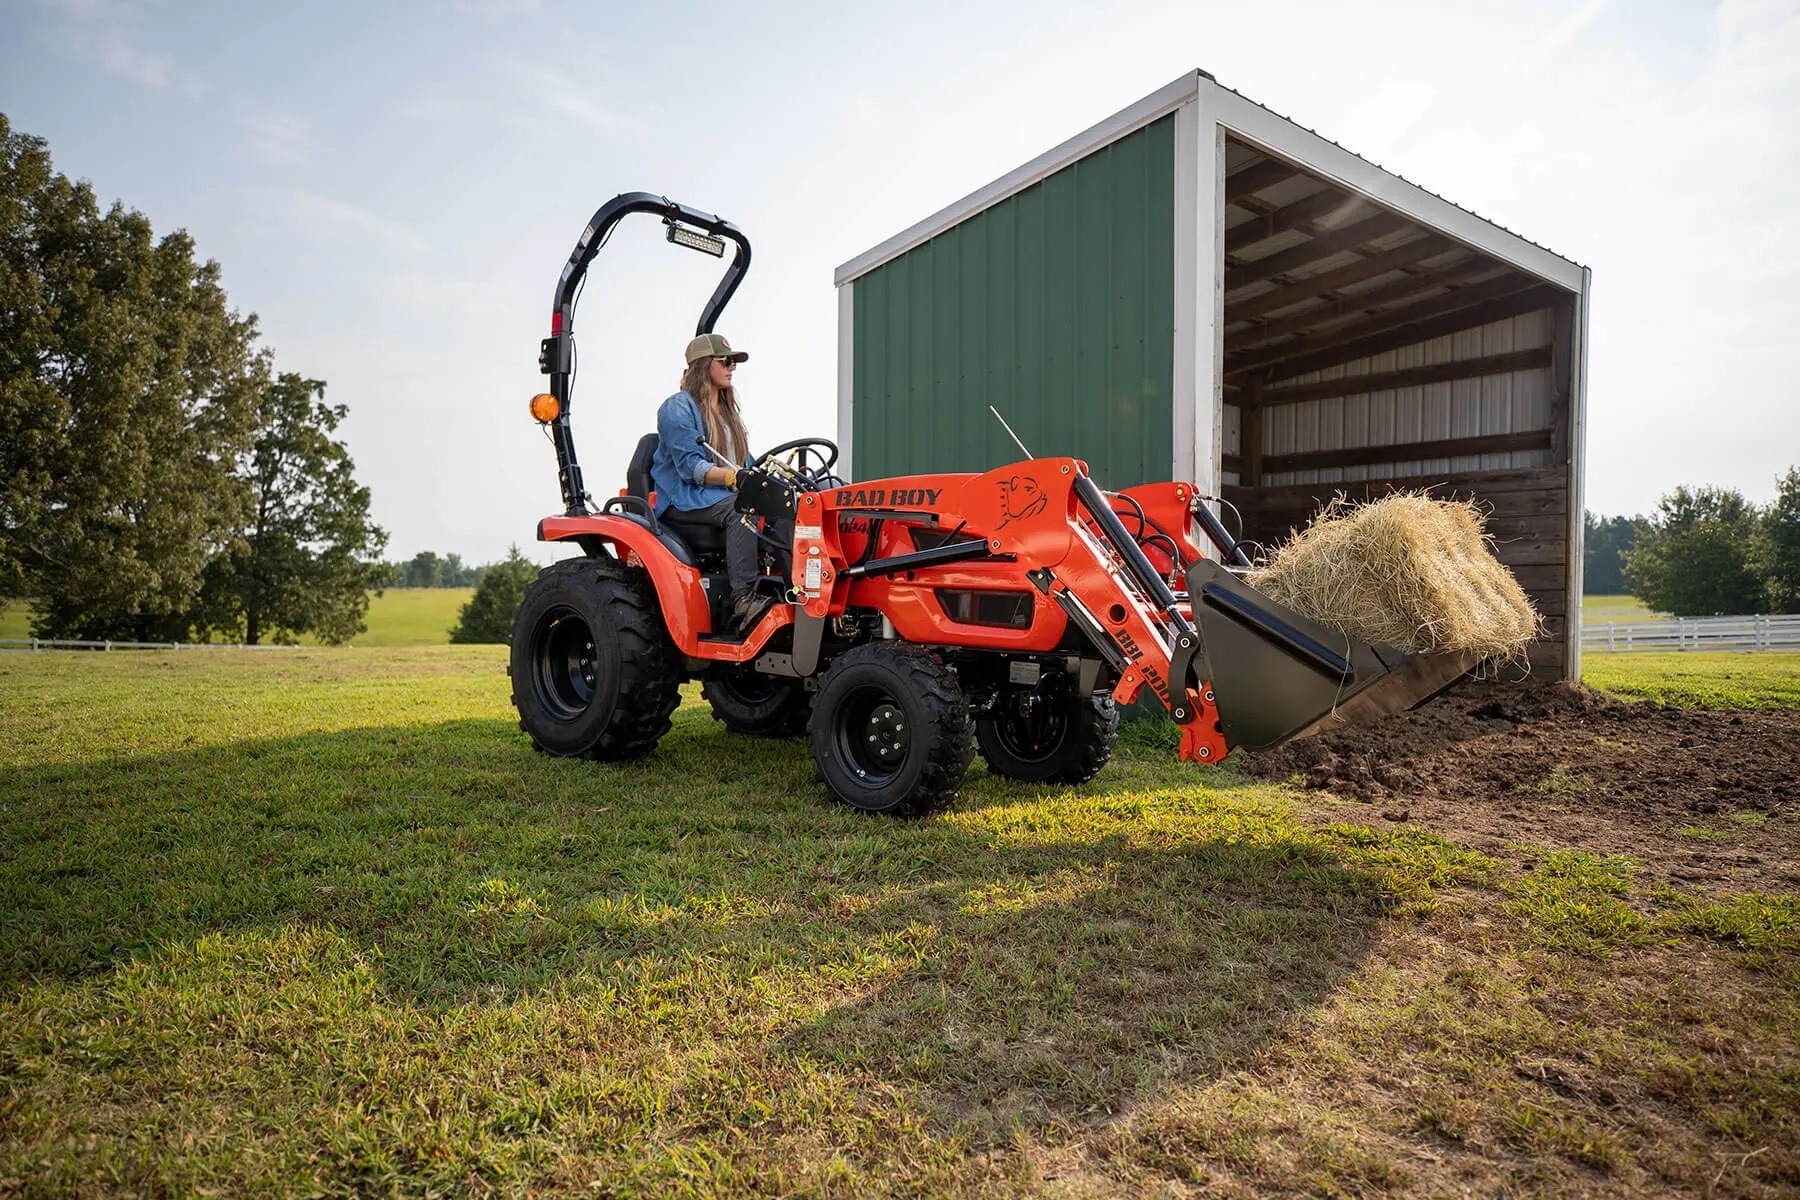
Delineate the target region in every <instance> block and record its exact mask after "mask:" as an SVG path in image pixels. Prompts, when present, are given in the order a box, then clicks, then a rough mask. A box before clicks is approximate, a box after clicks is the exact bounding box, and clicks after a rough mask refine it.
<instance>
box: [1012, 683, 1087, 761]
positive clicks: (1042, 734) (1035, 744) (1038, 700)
mask: <svg viewBox="0 0 1800 1200" xmlns="http://www.w3.org/2000/svg"><path fill="white" fill-rule="evenodd" d="M1068 731H1069V713H1068V706H1067V705H1066V704H1059V703H1057V702H1056V701H1054V700H1052V699H1051V698H1049V697H1047V696H1041V695H1037V694H1035V693H1031V692H1025V693H1022V694H1020V695H1018V696H1016V697H1014V699H1013V700H1012V701H1011V702H1010V703H1009V704H1008V705H1007V706H1006V711H1005V712H1004V713H1002V714H1000V716H999V717H998V718H996V719H995V721H994V736H995V737H996V738H997V739H999V742H1000V745H1001V746H1002V747H1004V748H1005V750H1006V752H1007V753H1008V754H1011V755H1012V756H1013V757H1014V758H1017V759H1018V760H1019V761H1021V762H1040V761H1042V760H1044V759H1046V758H1049V757H1050V756H1051V755H1053V754H1055V753H1056V751H1057V750H1058V749H1059V748H1060V747H1061V746H1062V743H1063V738H1064V737H1066V736H1067V735H1068Z"/></svg>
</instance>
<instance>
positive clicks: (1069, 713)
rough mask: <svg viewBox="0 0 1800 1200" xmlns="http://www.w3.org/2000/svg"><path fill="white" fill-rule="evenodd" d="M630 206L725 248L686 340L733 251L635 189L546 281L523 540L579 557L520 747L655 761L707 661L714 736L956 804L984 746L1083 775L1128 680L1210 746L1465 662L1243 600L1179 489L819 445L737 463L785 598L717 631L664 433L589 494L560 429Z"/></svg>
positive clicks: (1008, 770) (518, 672) (876, 794)
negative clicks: (554, 469)
mask: <svg viewBox="0 0 1800 1200" xmlns="http://www.w3.org/2000/svg"><path fill="white" fill-rule="evenodd" d="M635 212H645V213H650V214H653V215H657V216H660V217H661V218H662V219H663V221H664V223H665V225H666V226H667V227H668V234H669V240H670V241H671V242H673V243H676V244H679V245H683V246H686V247H689V248H693V249H697V250H702V251H705V252H708V253H714V254H717V255H719V256H721V257H722V256H723V254H724V252H725V249H726V243H727V242H730V243H733V244H734V245H735V247H736V249H735V253H734V255H733V259H732V262H731V263H730V264H729V266H728V267H727V270H726V273H725V277H724V279H723V280H722V281H721V283H720V284H719V286H718V288H717V289H716V290H715V291H714V293H713V296H712V298H711V299H710V300H709V301H708V303H707V305H706V306H705V308H704V309H703V310H702V313H701V316H700V321H699V323H698V325H697V327H696V331H697V332H699V333H706V332H710V331H711V330H712V328H713V325H714V323H715V322H716V320H717V318H718V316H719V313H720V311H721V310H722V309H723V308H724V305H725V303H726V302H727V301H728V300H729V299H730V297H731V294H732V293H733V292H734V291H735V290H736V288H737V285H738V283H739V282H740V281H741V279H742V276H743V272H744V270H745V269H746V268H747V266H748V264H749V258H750V246H749V242H748V240H747V239H746V238H745V237H744V236H743V234H742V233H741V232H740V231H738V230H737V229H736V228H735V227H733V226H732V225H730V224H729V223H728V222H725V221H723V220H721V219H720V218H718V217H716V216H713V215H711V214H708V213H703V212H700V211H698V210H695V209H691V208H688V207H686V206H684V205H680V204H677V203H675V202H673V201H670V200H668V199H667V198H664V197H659V196H653V195H650V194H648V193H628V194H626V195H622V196H619V197H617V198H615V199H614V200H612V201H610V202H609V203H608V204H606V205H605V206H603V207H602V208H601V209H600V211H599V212H597V213H596V214H595V216H594V219H593V221H592V222H590V223H589V225H588V226H587V228H586V229H585V230H584V232H583V234H582V237H581V239H580V241H579V242H578V243H577V245H576V248H575V251H574V253H573V254H572V255H571V256H570V259H569V263H568V265H567V266H566V267H565V269H564V271H563V273H562V277H561V279H560V280H559V282H558V285H557V292H556V301H555V307H554V309H553V312H552V317H551V336H550V337H549V338H547V339H545V341H544V343H543V346H542V350H541V354H540V365H541V366H542V368H543V370H544V371H545V372H546V373H547V374H549V375H550V382H551V387H550V390H549V392H547V393H545V394H543V395H540V396H538V397H537V398H536V399H534V401H533V404H532V410H533V413H534V415H535V416H537V417H538V419H539V420H540V421H542V422H544V423H545V424H546V425H547V426H548V427H549V431H550V434H551V440H552V441H553V443H554V444H555V447H556V453H557V460H558V466H559V479H560V482H561V487H562V496H563V502H564V511H563V512H562V513H560V514H558V515H555V516H550V517H546V518H544V519H543V520H542V521H541V522H540V523H539V526H538V535H539V537H540V538H541V539H543V540H547V541H555V542H566V543H571V544H572V545H573V546H575V547H577V548H578V549H579V551H580V553H579V555H578V556H576V557H572V558H567V559H564V560H562V561H560V562H557V563H555V564H554V565H552V566H550V567H548V568H546V569H545V570H544V572H543V573H542V575H541V576H540V577H539V579H538V580H537V581H536V582H535V583H534V584H532V586H531V587H530V588H529V589H528V590H527V592H526V595H525V598H524V600H523V602H522V603H521V604H520V606H519V609H518V613H517V616H516V620H515V624H514V631H513V636H512V647H511V664H510V669H511V674H512V684H513V702H514V704H515V705H516V707H517V708H518V711H519V716H520V722H521V725H522V726H523V728H524V729H525V731H526V732H527V733H528V734H529V735H530V736H531V739H532V741H533V743H534V744H535V745H536V746H537V747H538V748H539V749H541V750H544V751H547V752H549V753H552V754H559V755H570V756H579V757H585V758H592V759H603V760H604V759H623V758H631V757H636V756H640V755H643V754H646V753H648V752H649V751H650V750H651V749H652V748H653V747H654V746H655V745H656V743H657V740H658V739H659V738H660V737H661V736H662V735H663V734H664V733H665V732H667V731H668V729H669V726H670V721H669V718H670V714H671V713H672V712H673V710H674V708H675V707H676V705H677V703H678V702H679V695H678V689H679V687H680V685H681V684H682V683H683V682H684V681H685V680H687V679H691V678H699V679H701V680H702V681H703V692H704V694H705V696H706V699H707V701H708V703H709V704H710V705H711V706H712V708H713V712H714V715H715V716H716V717H718V718H719V719H720V720H721V721H722V722H723V723H724V724H725V725H726V726H727V728H728V729H730V730H733V731H735V732H739V733H748V734H762V735H774V736H783V735H795V734H800V733H804V734H805V735H806V736H807V737H808V739H809V741H810V746H811V753H812V757H813V760H814V762H815V764H816V766H817V768H818V773H819V776H820V778H821V779H822V780H823V781H824V783H825V785H826V787H827V788H828V789H829V790H830V791H831V793H832V794H833V795H834V796H836V797H837V798H838V799H839V800H841V801H843V802H844V803H845V804H848V805H850V806H851V807H854V808H858V809H862V810H865V811H870V812H883V813H892V814H897V815H916V814H920V813H924V812H928V811H931V810H933V809H936V808H939V807H942V806H944V805H946V804H948V803H949V802H950V801H951V800H953V799H954V798H955V796H956V794H957V791H958V789H959V788H960V787H961V785H962V782H963V779H964V776H965V774H966V772H967V769H968V766H969V763H970V762H971V760H972V758H973V755H974V753H975V752H976V750H979V751H980V753H981V755H982V757H983V758H984V759H985V760H986V762H987V765H988V768H989V769H990V770H991V771H994V772H995V773H997V774H1001V775H1005V776H1008V777H1011V778H1015V779H1021V780H1027V781H1031V782H1037V783H1045V782H1061V783H1080V782H1083V781H1085V780H1088V779H1091V778H1093V776H1094V775H1095V774H1097V773H1098V772H1099V770H1100V769H1101V768H1102V767H1103V766H1104V765H1105V764H1106V762H1107V760H1108V758H1109V757H1110V755H1111V752H1112V746H1113V741H1114V739H1115V737H1116V735H1117V731H1118V706H1119V705H1120V704H1130V703H1132V702H1134V701H1135V700H1137V699H1138V698H1139V696H1140V695H1141V694H1142V693H1143V692H1144V691H1145V690H1146V689H1147V690H1148V691H1149V692H1150V693H1151V694H1152V695H1153V696H1155V698H1156V701H1157V702H1158V703H1159V704H1160V705H1161V706H1162V707H1164V708H1165V709H1166V710H1167V711H1168V713H1169V716H1170V718H1171V719H1172V720H1173V721H1174V722H1175V723H1176V725H1177V726H1178V727H1179V729H1180V731H1181V745H1180V753H1181V757H1182V758H1183V759H1188V760H1192V761H1195V762H1199V763H1218V762H1220V761H1222V760H1224V759H1225V758H1226V757H1227V756H1228V755H1229V754H1231V753H1232V752H1233V751H1234V750H1236V749H1239V748H1249V749H1261V748H1264V747H1268V746H1273V745H1276V744H1278V743H1280V742H1283V741H1286V740H1288V739H1290V738H1294V737H1299V736H1302V735H1304V734H1307V733H1309V732H1312V731H1313V730H1314V729H1315V728H1317V727H1318V726H1319V725H1321V724H1324V723H1329V722H1332V721H1336V720H1343V719H1351V718H1354V717H1356V716H1358V715H1363V714H1373V713H1384V712H1395V711H1399V710H1401V709H1405V708H1408V707H1411V706H1413V705H1414V704H1417V703H1420V702H1422V701H1423V700H1425V699H1427V698H1429V697H1430V696H1432V695H1434V694H1436V693H1437V692H1438V691H1440V690H1442V689H1443V688H1444V687H1447V686H1449V685H1450V684H1451V683H1453V682H1454V681H1455V680H1456V679H1458V678H1460V677H1461V676H1462V675H1463V674H1465V673H1466V672H1467V671H1468V670H1469V669H1470V668H1472V667H1473V666H1474V665H1475V664H1474V663H1473V662H1472V661H1470V660H1469V659H1468V658H1466V657H1463V656H1455V655H1432V654H1406V653H1403V652H1401V651H1399V650H1396V649H1394V648H1393V647H1389V646H1381V645H1369V644H1366V643H1363V642H1360V641H1358V640H1356V639H1354V638H1350V637H1346V636H1345V635H1343V634H1341V633H1338V632H1335V631H1333V630H1331V629H1328V628H1326V627H1324V626H1322V625H1319V624H1317V623H1316V622H1313V621H1310V620H1308V619H1307V618H1305V617H1303V616H1301V615H1299V614H1298V613H1295V612H1293V611H1291V610H1289V609H1287V608H1285V607H1283V606H1281V605H1279V604H1276V603H1275V602H1273V601H1271V600H1270V599H1269V598H1268V597H1266V596H1263V595H1261V594H1260V593H1258V592H1257V591H1256V590H1255V589H1253V588H1251V587H1249V586H1248V585H1246V584H1245V583H1244V582H1243V581H1242V579H1241V578H1240V577H1239V573H1240V572H1241V570H1242V569H1243V568H1244V567H1246V566H1248V565H1249V562H1248V559H1247V557H1246V556H1245V554H1244V552H1243V550H1242V548H1241V547H1240V546H1239V545H1238V544H1237V542H1236V541H1235V540H1234V539H1233V538H1232V537H1231V536H1230V535H1229V534H1228V533H1227V532H1226V530H1225V529H1224V528H1223V526H1222V525H1221V523H1220V522H1219V520H1218V519H1217V517H1216V516H1215V515H1214V514H1213V512H1212V510H1211V509H1210V508H1209V507H1208V506H1207V503H1206V501H1205V499H1204V498H1203V497H1201V496H1200V495H1198V494H1197V492H1196V490H1195V489H1194V488H1193V486H1192V485H1190V484H1187V483H1181V482H1168V483H1150V484H1144V485H1142V486H1138V487H1132V488H1127V489H1126V490H1124V491H1122V492H1117V493H1112V492H1107V491H1104V490H1103V489H1101V488H1100V486H1099V485H1098V484H1096V483H1095V481H1094V480H1093V479H1092V478H1091V477H1090V475H1089V473H1088V469H1087V466H1086V464H1085V463H1083V462H1082V461H1081V460H1079V459H1075V458H1027V459H1025V460H1024V461H1021V462H1016V463H1012V464H1008V465H1006V466H1002V467H998V468H996V469H994V470H990V471H987V472H983V473H979V474H973V473H964V474H936V475H914V476H905V477H899V478H891V479H880V480H869V481H860V482H856V483H851V482H848V481H846V480H843V479H840V478H838V477H837V476H836V475H835V474H833V473H832V468H833V466H834V464H835V461H836V457H837V451H836V447H835V446H833V445H832V444H831V443H830V442H829V441H826V440H824V439H804V440H802V441H800V442H791V443H786V444H784V445H782V446H779V447H776V448H775V449H774V450H772V451H769V452H766V453H764V454H762V455H760V456H758V457H757V458H756V459H754V460H753V461H752V462H750V463H747V464H742V466H743V470H742V471H741V472H740V484H739V493H738V509H739V511H740V513H741V516H742V519H744V520H746V521H750V522H753V523H755V524H757V525H759V526H760V527H761V528H762V529H763V531H764V532H763V535H762V537H763V541H764V544H765V546H764V563H765V564H766V568H767V571H768V572H769V575H770V578H769V579H768V580H767V581H766V583H767V586H768V587H769V588H770V590H771V592H772V593H778V595H777V596H776V597H775V599H776V602H775V603H772V604H771V605H770V606H769V607H768V608H767V610H766V611H765V612H764V613H763V614H762V616H761V618H760V619H759V620H758V621H757V622H756V623H755V624H754V625H753V626H752V627H751V628H749V629H747V630H742V631H738V632H726V631H725V629H724V622H723V620H722V617H723V607H724V606H723V603H722V595H723V590H724V588H723V582H724V564H723V560H722V553H721V551H722V547H721V546H720V545H719V544H718V538H717V531H716V530H707V529H706V528H704V527H696V526H684V525H682V524H681V523H680V520H679V514H674V513H665V514H664V515H663V517H661V518H659V517H658V516H657V515H656V513H655V511H654V507H653V505H652V504H651V502H650V497H649V495H648V481H647V479H646V478H645V474H646V472H645V469H644V464H646V463H647V462H648V458H649V453H650V452H651V451H653V449H654V437H655V435H654V434H652V435H649V436H648V437H646V438H645V439H644V441H643V442H642V443H640V445H639V450H638V454H637V455H636V456H634V460H633V467H632V469H631V470H629V471H628V472H627V486H626V489H625V491H624V492H623V493H621V494H620V495H618V496H614V497H611V498H609V499H608V500H607V501H606V502H605V503H604V504H602V505H600V506H598V507H594V506H593V505H592V498H591V497H590V496H588V495H587V493H586V492H585V491H584V489H583V485H582V476H581V470H580V467H579V465H578V463H577V460H576V455H575V446H574V441H573V438H572V436H571V434H570V431H569V424H568V421H569V407H570V384H571V373H570V367H571V366H572V363H573V346H572V339H573V331H574V298H575V295H576V293H577V291H578V289H579V286H580V284H581V281H582V279H583V278H584V276H585V274H586V271H587V268H588V265H589V264H590V262H591V261H592V259H593V257H594V254H595V252H596V251H597V249H598V248H599V246H600V244H602V243H603V242H604V241H605V239H606V236H607V234H608V233H609V232H610V231H611V229H612V227H613V225H615V224H616V223H617V222H618V221H619V220H620V219H622V218H623V217H625V216H626V215H628V214H631V213H635ZM733 465H739V464H733ZM671 518H672V519H671Z"/></svg>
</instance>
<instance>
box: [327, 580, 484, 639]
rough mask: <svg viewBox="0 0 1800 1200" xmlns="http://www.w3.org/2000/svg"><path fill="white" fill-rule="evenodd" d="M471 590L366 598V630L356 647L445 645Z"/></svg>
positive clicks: (407, 591)
mask: <svg viewBox="0 0 1800 1200" xmlns="http://www.w3.org/2000/svg"><path fill="white" fill-rule="evenodd" d="M474 594H475V589H474V588H388V589H387V590H385V591H384V592H382V593H381V595H379V596H371V597H369V620H368V625H369V628H368V630H367V632H365V633H359V634H357V635H356V637H355V639H354V640H353V641H352V643H351V644H352V645H356V646H447V645H449V644H450V629H451V627H452V626H454V625H455V624H456V621H457V618H458V617H459V616H460V615H461V614H462V609H463V605H465V604H467V603H468V602H469V597H471V596H473V595H474Z"/></svg>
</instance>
